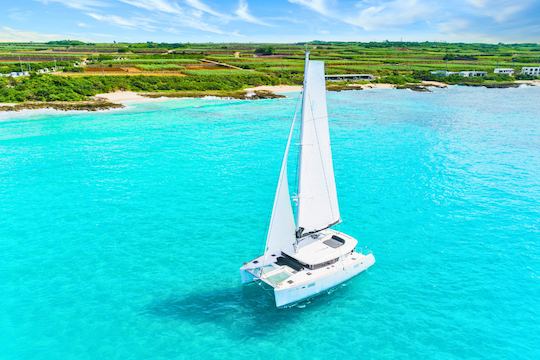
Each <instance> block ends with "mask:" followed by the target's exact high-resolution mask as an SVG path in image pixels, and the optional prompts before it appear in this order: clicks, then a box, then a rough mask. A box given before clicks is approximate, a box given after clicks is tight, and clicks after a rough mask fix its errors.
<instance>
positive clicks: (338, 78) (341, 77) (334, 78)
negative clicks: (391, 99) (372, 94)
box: [325, 74, 375, 81]
mask: <svg viewBox="0 0 540 360" xmlns="http://www.w3.org/2000/svg"><path fill="white" fill-rule="evenodd" d="M325 77H326V80H328V81H354V80H375V76H373V75H371V74H341V75H326V76H325Z"/></svg>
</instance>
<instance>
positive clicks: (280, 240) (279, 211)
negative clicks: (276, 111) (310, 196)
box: [264, 115, 296, 263]
mask: <svg viewBox="0 0 540 360" xmlns="http://www.w3.org/2000/svg"><path fill="white" fill-rule="evenodd" d="M295 119H296V115H295V118H294V119H293V123H292V125H291V130H290V132H289V138H288V140H287V146H286V147H285V154H284V155H283V161H282V163H281V171H280V173H279V180H278V186H277V190H276V196H275V198H274V207H273V208H272V217H271V218H270V226H269V227H268V234H267V236H266V249H265V251H264V260H265V261H264V262H265V263H267V262H272V261H275V259H273V258H270V255H271V254H275V255H277V256H279V255H280V254H281V251H285V252H291V251H292V249H293V243H294V242H295V241H296V237H295V224H294V215H293V210H292V206H291V198H290V195H289V181H288V180H287V158H288V156H289V148H290V146H291V139H292V135H293V130H294V123H295Z"/></svg>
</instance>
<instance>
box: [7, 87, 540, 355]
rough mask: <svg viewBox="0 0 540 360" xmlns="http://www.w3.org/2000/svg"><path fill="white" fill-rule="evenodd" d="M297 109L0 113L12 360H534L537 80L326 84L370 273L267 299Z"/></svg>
mask: <svg viewBox="0 0 540 360" xmlns="http://www.w3.org/2000/svg"><path fill="white" fill-rule="evenodd" d="M298 97H299V96H298V93H289V94H287V97H286V98H282V99H267V100H226V99H212V98H202V99H175V100H167V101H160V102H145V103H132V104H130V105H129V106H127V107H126V108H125V109H121V110H112V111H103V112H79V113H73V112H72V113H62V112H47V113H39V112H38V113H36V112H27V113H23V114H17V115H14V114H7V115H6V114H3V115H2V118H1V120H0V358H1V359H9V360H11V359H205V360H206V359H287V360H295V359H299V360H306V359H310V360H316V359H325V360H328V359H523V360H525V359H527V360H528V359H540V102H539V101H538V99H540V87H520V88H512V89H486V88H472V87H459V86H451V87H449V88H445V89H439V88H434V89H432V92H429V93H419V92H414V91H410V90H394V89H372V90H362V91H345V92H330V93H328V109H329V110H328V111H329V116H330V121H329V122H330V133H331V141H332V151H333V158H334V167H335V176H336V183H337V190H338V198H339V203H340V209H341V217H342V223H341V224H339V225H337V226H336V229H338V230H341V231H344V232H346V233H348V234H350V235H352V236H354V237H356V238H357V239H358V241H359V244H358V248H357V249H358V250H359V251H363V252H365V253H367V252H372V253H373V254H374V256H375V258H376V264H375V265H374V266H373V267H371V268H370V269H369V270H368V271H366V272H364V273H362V274H360V275H359V276H357V277H355V278H353V279H351V280H350V281H348V282H347V283H345V284H343V285H342V286H339V287H337V288H335V289H333V290H332V291H329V292H325V293H324V294H322V295H320V296H318V297H316V298H314V299H311V300H309V301H304V302H302V303H300V304H298V305H297V306H294V307H291V308H287V309H276V308H275V305H274V302H273V298H272V294H271V293H268V292H267V291H265V289H263V288H261V287H259V286H257V285H256V284H252V285H248V286H242V285H241V284H240V276H239V267H240V266H241V265H242V264H243V262H245V261H249V260H251V259H253V258H255V257H257V256H259V255H261V254H262V252H263V249H264V243H265V236H266V230H267V226H268V223H269V217H270V214H271V208H272V202H273V196H274V193H275V188H276V183H277V178H278V174H279V167H280V164H281V158H282V155H283V151H284V148H285V144H286V138H287V135H288V129H289V126H290V124H291V121H292V118H293V116H294V112H295V108H296V107H297V105H298ZM293 147H296V148H297V147H298V141H297V140H295V142H294V143H293ZM291 158H292V159H291V161H294V160H295V159H294V158H295V157H294V156H292V157H291ZM290 168H291V169H292V170H291V173H290V174H289V176H290V177H291V179H292V178H294V177H295V170H294V169H295V168H294V166H292V165H291V166H290ZM291 184H294V181H293V180H291ZM293 192H294V191H293Z"/></svg>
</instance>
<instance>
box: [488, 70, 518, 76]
mask: <svg viewBox="0 0 540 360" xmlns="http://www.w3.org/2000/svg"><path fill="white" fill-rule="evenodd" d="M493 73H495V74H500V75H508V76H512V75H514V69H512V68H496V69H495V70H493Z"/></svg>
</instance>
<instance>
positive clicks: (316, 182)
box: [296, 52, 340, 238]
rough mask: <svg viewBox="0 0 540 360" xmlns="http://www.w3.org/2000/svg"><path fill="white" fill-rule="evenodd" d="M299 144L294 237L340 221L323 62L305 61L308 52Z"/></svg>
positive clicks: (299, 236)
mask: <svg viewBox="0 0 540 360" xmlns="http://www.w3.org/2000/svg"><path fill="white" fill-rule="evenodd" d="M300 146H301V149H300V161H299V172H298V209H297V214H296V215H297V217H296V223H297V226H298V228H297V230H296V238H301V237H303V236H305V235H307V234H310V233H315V232H318V231H320V230H323V229H326V228H328V227H330V226H332V225H334V224H337V223H339V222H340V213H339V206H338V200H337V192H336V184H335V179H334V167H333V164H332V151H331V148H330V132H329V128H328V112H327V109H326V80H325V76H324V62H322V61H313V60H309V52H306V60H305V65H304V91H303V96H302V125H301V130H300Z"/></svg>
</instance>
